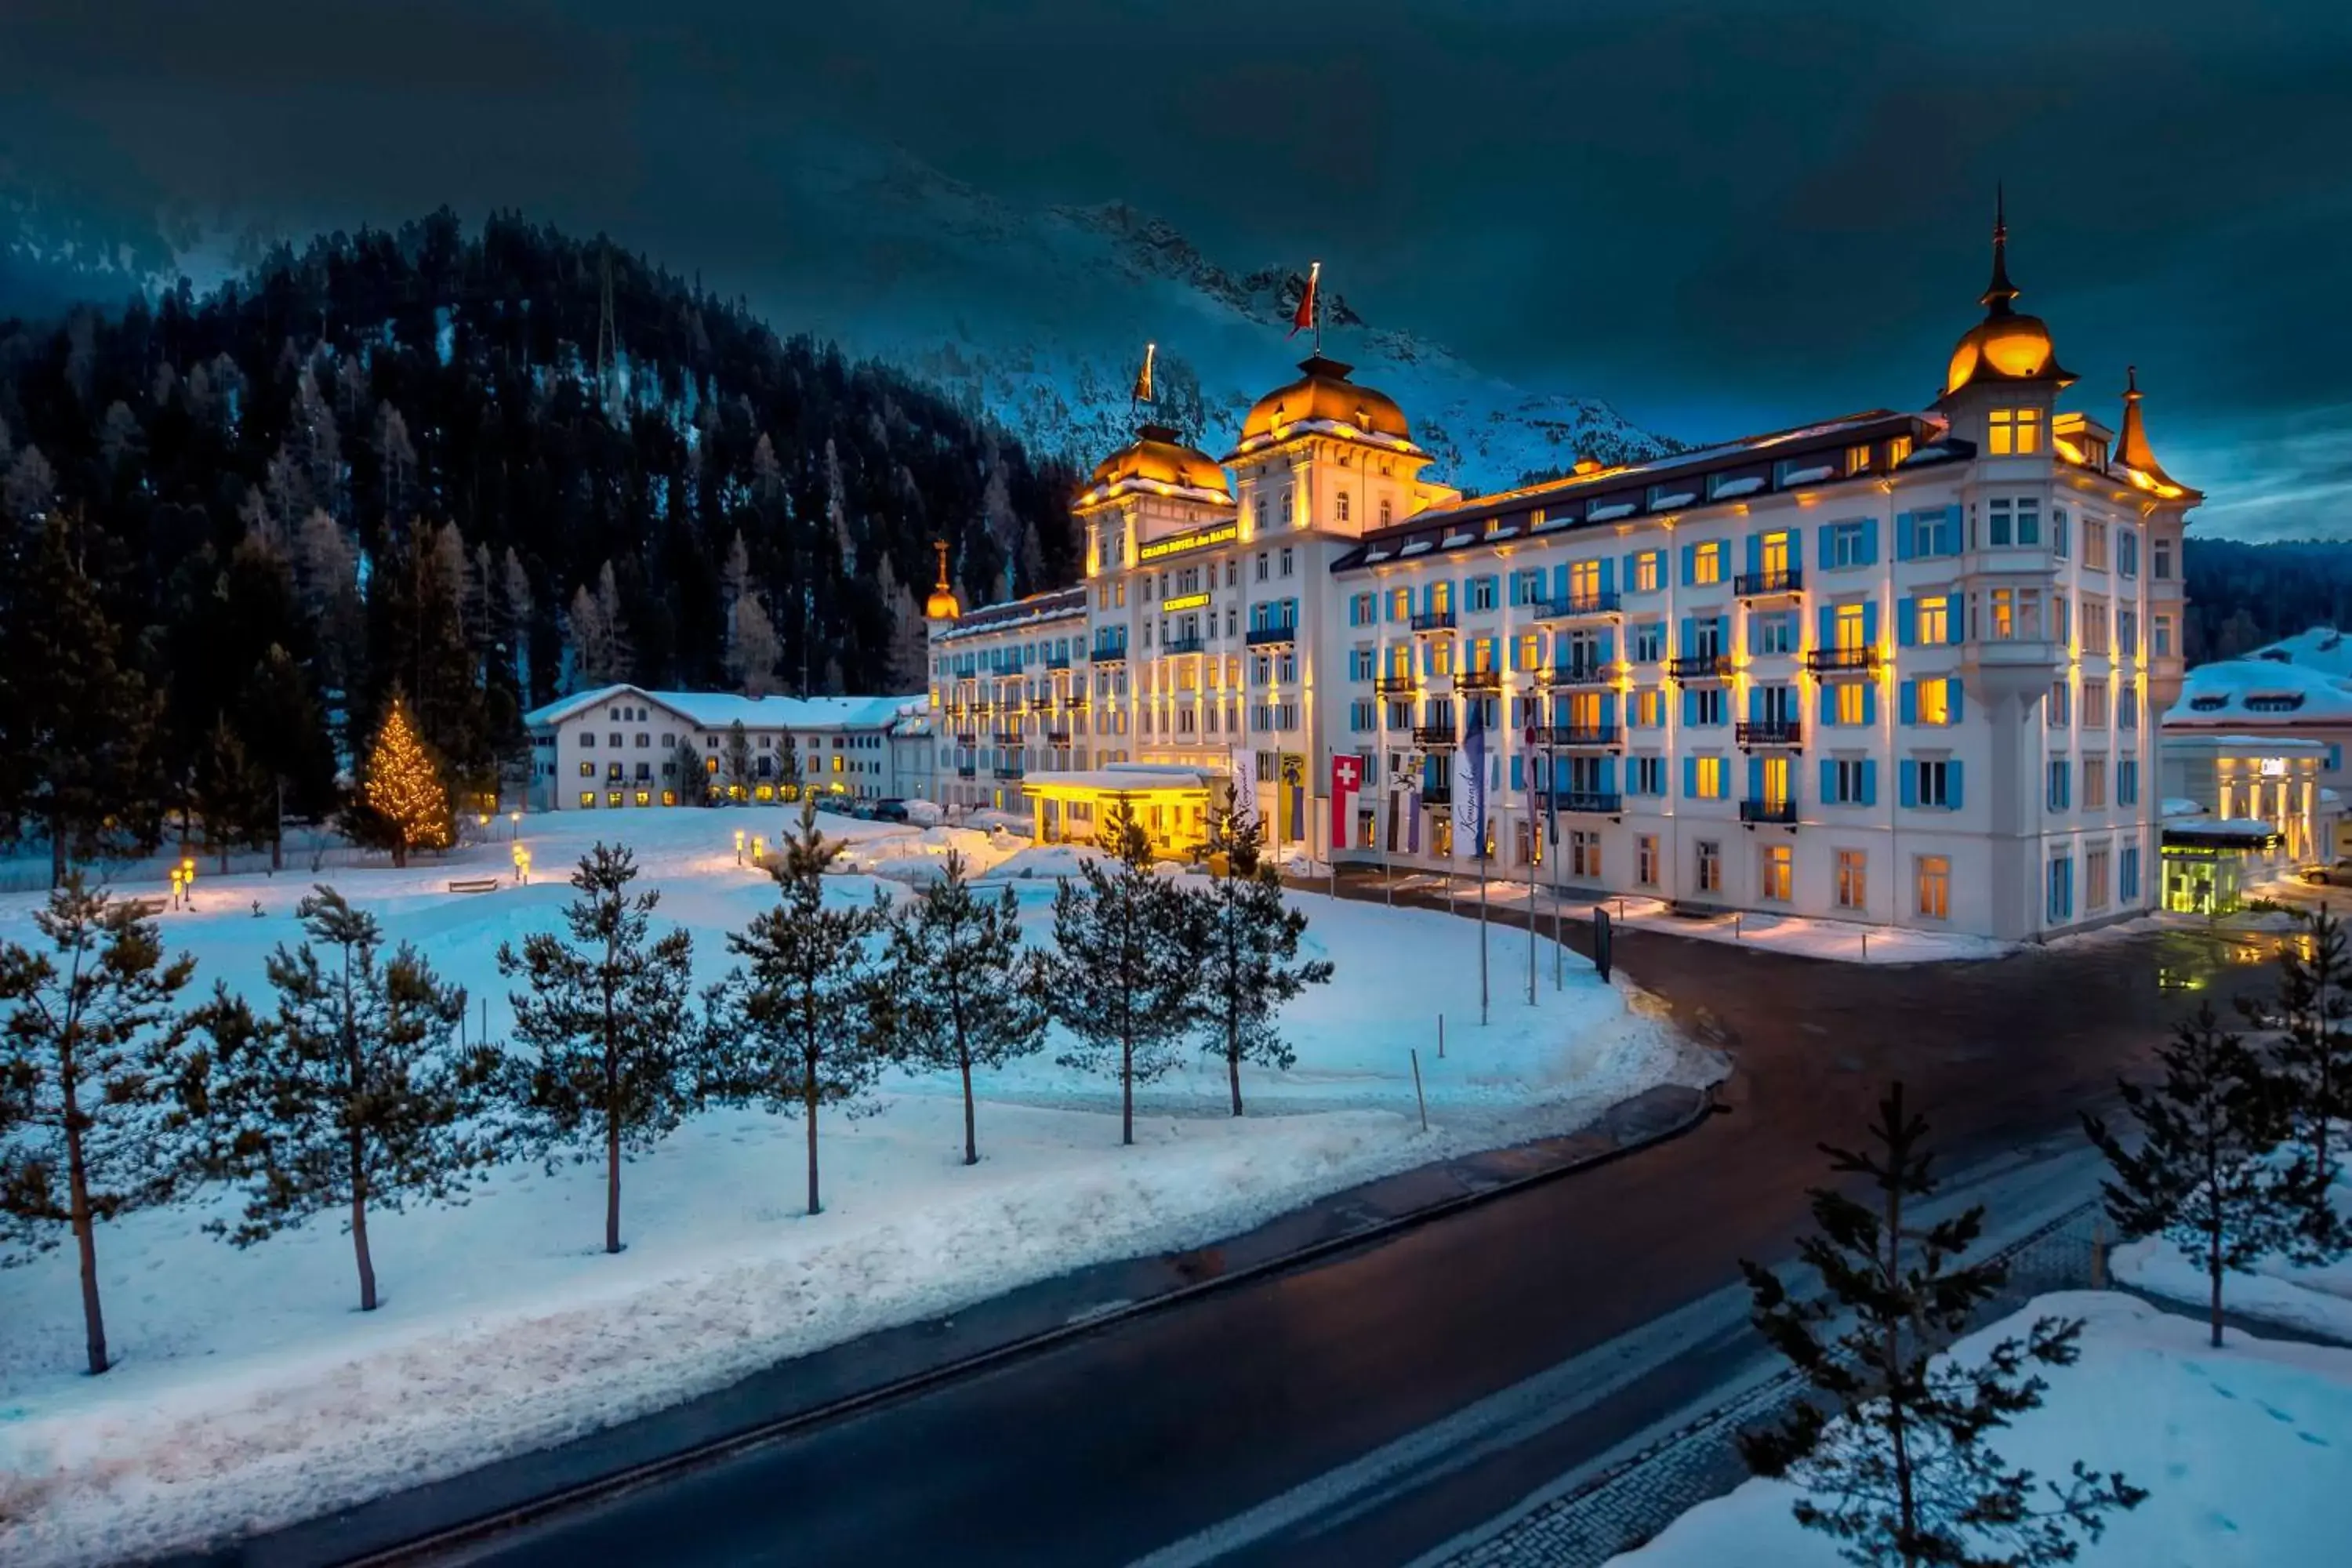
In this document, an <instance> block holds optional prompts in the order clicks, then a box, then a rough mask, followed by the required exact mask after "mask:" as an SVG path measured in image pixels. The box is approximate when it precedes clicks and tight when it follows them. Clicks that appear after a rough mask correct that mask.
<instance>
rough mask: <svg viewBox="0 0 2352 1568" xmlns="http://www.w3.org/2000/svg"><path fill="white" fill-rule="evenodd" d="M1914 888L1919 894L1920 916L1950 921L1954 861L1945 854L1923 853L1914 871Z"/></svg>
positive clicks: (1926, 918)
mask: <svg viewBox="0 0 2352 1568" xmlns="http://www.w3.org/2000/svg"><path fill="white" fill-rule="evenodd" d="M1912 883H1913V889H1914V891H1915V892H1916V893H1917V895H1918V911H1919V915H1920V918H1922V919H1923V920H1931V921H1948V920H1950V919H1951V918H1952V862H1951V860H1950V858H1948V857H1947V856H1943V855H1922V856H1920V857H1919V858H1918V860H1917V861H1916V863H1915V868H1914V870H1913V872H1912Z"/></svg>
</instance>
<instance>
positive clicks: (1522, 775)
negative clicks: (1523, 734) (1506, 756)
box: [1511, 752, 1528, 789]
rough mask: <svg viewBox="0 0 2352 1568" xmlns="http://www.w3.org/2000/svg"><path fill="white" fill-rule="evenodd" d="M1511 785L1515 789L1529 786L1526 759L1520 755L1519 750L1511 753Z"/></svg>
mask: <svg viewBox="0 0 2352 1568" xmlns="http://www.w3.org/2000/svg"><path fill="white" fill-rule="evenodd" d="M1511 787H1512V788H1513V789H1525V788H1527V787H1528V786H1527V763H1526V760H1525V759H1524V758H1522V757H1520V756H1519V755H1518V754H1517V752H1513V753H1512V755H1511Z"/></svg>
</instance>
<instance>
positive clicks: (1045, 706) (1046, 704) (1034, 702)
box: [1029, 697, 1054, 713]
mask: <svg viewBox="0 0 2352 1568" xmlns="http://www.w3.org/2000/svg"><path fill="white" fill-rule="evenodd" d="M1053 710H1054V700H1053V699H1052V698H1050V697H1032V698H1031V699H1029V711H1030V712H1032V713H1050V712H1052V711H1053Z"/></svg>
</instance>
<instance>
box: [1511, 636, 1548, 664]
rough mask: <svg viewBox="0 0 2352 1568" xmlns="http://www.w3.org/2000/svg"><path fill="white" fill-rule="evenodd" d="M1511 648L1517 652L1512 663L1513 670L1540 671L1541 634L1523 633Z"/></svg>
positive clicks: (1542, 640) (1542, 643) (1542, 647)
mask: <svg viewBox="0 0 2352 1568" xmlns="http://www.w3.org/2000/svg"><path fill="white" fill-rule="evenodd" d="M1512 646H1513V647H1514V648H1516V650H1517V652H1516V654H1515V656H1514V658H1513V662H1512V668H1515V669H1541V668H1543V654H1544V639H1543V634H1542V633H1541V632H1523V633H1521V634H1520V635H1519V637H1517V640H1516V641H1515V642H1514V643H1513V645H1512Z"/></svg>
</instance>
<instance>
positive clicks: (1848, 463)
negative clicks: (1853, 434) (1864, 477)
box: [1845, 444, 1870, 477]
mask: <svg viewBox="0 0 2352 1568" xmlns="http://www.w3.org/2000/svg"><path fill="white" fill-rule="evenodd" d="M1868 468H1870V447H1868V445H1866V444H1865V445H1864V446H1860V447H1847V448H1846V449H1845V471H1846V473H1847V475H1848V476H1849V477H1851V476H1853V475H1854V474H1859V473H1863V472H1865V471H1867V470H1868Z"/></svg>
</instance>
